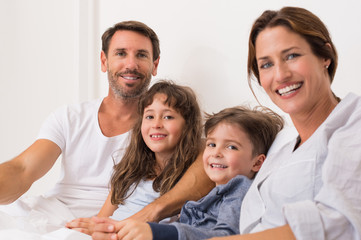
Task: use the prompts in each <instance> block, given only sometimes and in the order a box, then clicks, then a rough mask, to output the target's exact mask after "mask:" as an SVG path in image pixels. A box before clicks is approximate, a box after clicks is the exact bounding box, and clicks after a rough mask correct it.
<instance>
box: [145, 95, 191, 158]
mask: <svg viewBox="0 0 361 240" xmlns="http://www.w3.org/2000/svg"><path fill="white" fill-rule="evenodd" d="M166 99H167V96H166V95H165V94H163V93H159V94H156V95H154V98H153V102H152V104H150V105H149V106H147V107H146V108H145V109H144V114H143V120H142V127H141V132H142V137H143V139H144V142H145V144H147V146H148V147H149V148H150V149H151V150H152V151H153V152H154V153H155V156H156V159H157V162H158V164H162V163H164V161H166V160H168V158H169V157H170V156H171V155H172V154H173V151H174V149H175V147H176V145H177V144H178V143H179V140H180V137H181V135H182V131H183V128H184V125H185V120H184V118H183V116H182V115H181V114H180V113H178V112H177V111H176V110H175V109H173V108H171V107H169V106H168V105H167V104H165V103H164V102H165V100H166Z"/></svg>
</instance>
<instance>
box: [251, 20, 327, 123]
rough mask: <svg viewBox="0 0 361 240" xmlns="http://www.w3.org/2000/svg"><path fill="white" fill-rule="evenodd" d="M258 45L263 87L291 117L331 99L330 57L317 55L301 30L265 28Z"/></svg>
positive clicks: (257, 57)
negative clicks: (301, 34) (299, 32)
mask: <svg viewBox="0 0 361 240" xmlns="http://www.w3.org/2000/svg"><path fill="white" fill-rule="evenodd" d="M255 46H256V60H257V64H258V70H259V77H260V82H261V85H262V87H263V88H264V89H265V91H266V93H267V94H268V96H269V97H270V98H271V100H272V101H273V102H274V103H275V104H276V105H277V106H278V107H280V108H281V109H282V110H283V111H284V112H286V113H288V114H290V115H291V117H292V115H297V114H309V113H311V112H312V111H314V110H315V109H317V106H319V105H318V104H323V103H324V101H328V100H329V99H330V98H329V97H330V96H332V92H331V87H330V80H329V76H328V72H327V68H326V66H328V65H329V64H330V60H329V59H323V58H319V57H317V56H316V55H314V54H313V52H312V50H311V48H310V45H309V44H308V43H307V42H306V40H305V39H304V38H303V37H301V36H300V35H299V34H296V33H294V32H292V31H290V30H289V29H287V28H286V27H283V26H276V27H271V28H266V29H265V30H263V31H262V32H260V33H259V35H258V37H257V39H256V43H255Z"/></svg>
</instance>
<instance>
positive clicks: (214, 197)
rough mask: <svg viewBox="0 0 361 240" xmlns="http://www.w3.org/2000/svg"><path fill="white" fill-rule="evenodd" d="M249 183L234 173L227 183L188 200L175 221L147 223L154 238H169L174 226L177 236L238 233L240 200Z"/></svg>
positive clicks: (210, 235)
mask: <svg viewBox="0 0 361 240" xmlns="http://www.w3.org/2000/svg"><path fill="white" fill-rule="evenodd" d="M251 183H252V180H250V179H248V178H247V177H245V176H241V175H238V176H236V177H234V178H232V179H231V180H230V181H229V182H228V183H227V184H224V185H219V186H217V187H215V188H213V189H212V190H211V191H210V192H209V193H208V194H207V195H206V196H205V197H203V198H202V199H200V200H199V201H197V202H195V201H188V202H187V203H186V204H185V205H184V206H183V208H182V211H181V214H180V219H179V222H175V223H172V224H171V225H168V226H167V225H163V224H158V225H157V226H154V224H151V228H152V231H153V237H154V239H158V240H161V239H169V237H173V236H174V234H175V231H174V230H177V232H178V239H179V240H185V239H207V238H210V237H215V236H227V235H234V234H239V217H240V209H241V204H242V200H243V198H244V196H245V195H246V193H247V191H248V189H249V187H250V185H251ZM174 227H175V228H176V229H174ZM168 233H169V234H168ZM158 236H159V237H158Z"/></svg>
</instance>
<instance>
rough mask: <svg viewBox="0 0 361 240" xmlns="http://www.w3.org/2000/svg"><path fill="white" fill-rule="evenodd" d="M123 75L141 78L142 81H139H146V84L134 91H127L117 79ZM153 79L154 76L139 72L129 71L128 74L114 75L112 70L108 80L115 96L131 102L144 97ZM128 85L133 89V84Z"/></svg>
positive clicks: (109, 72)
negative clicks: (133, 75) (141, 96)
mask: <svg viewBox="0 0 361 240" xmlns="http://www.w3.org/2000/svg"><path fill="white" fill-rule="evenodd" d="M108 69H109V68H108ZM122 74H135V75H137V76H138V77H139V78H140V80H137V81H142V80H141V79H144V82H143V83H142V84H141V85H139V86H138V88H135V89H132V90H126V89H125V88H124V87H123V86H121V85H120V84H118V82H117V79H118V78H119V77H121V75H122ZM151 78H152V75H151V73H150V72H149V73H148V74H147V75H146V76H144V75H143V74H141V73H139V72H137V71H127V72H122V73H118V74H116V75H113V73H112V71H111V70H109V71H108V80H109V86H110V88H111V89H112V90H113V92H114V94H115V96H117V97H119V98H122V99H124V100H131V99H134V98H137V97H139V96H140V95H142V94H143V93H144V92H145V91H146V90H147V89H148V86H149V84H150V80H151ZM128 85H129V87H131V84H128Z"/></svg>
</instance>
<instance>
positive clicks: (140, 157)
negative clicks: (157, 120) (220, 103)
mask: <svg viewBox="0 0 361 240" xmlns="http://www.w3.org/2000/svg"><path fill="white" fill-rule="evenodd" d="M156 94H164V95H166V96H167V99H166V101H165V102H164V103H165V104H167V105H168V106H169V107H171V108H173V109H174V110H176V111H177V112H179V113H180V114H181V115H182V116H183V118H184V120H185V125H184V129H183V131H182V134H181V137H180V140H179V143H178V144H177V145H176V148H175V150H174V153H173V155H172V156H171V158H170V159H169V160H168V162H167V163H166V164H165V167H164V169H163V170H162V172H161V173H160V174H159V175H157V174H156V170H155V166H156V160H155V154H154V152H153V151H152V150H150V149H149V148H148V146H147V145H146V144H145V142H144V140H143V138H142V134H141V126H142V119H143V113H144V109H145V108H146V107H147V106H149V105H150V104H152V102H153V99H154V96H155V95H156ZM138 114H139V119H138V121H137V122H136V123H135V126H134V128H133V131H132V134H131V140H130V144H129V146H128V148H127V149H126V151H125V154H124V156H123V158H122V160H121V161H120V162H119V163H118V164H116V165H115V166H114V171H113V175H112V178H111V190H112V196H111V202H112V204H114V205H115V204H124V203H125V200H126V199H127V198H128V197H129V196H130V195H131V194H132V193H133V192H134V190H135V188H136V187H137V186H138V184H139V182H140V181H141V180H142V179H153V189H154V190H155V191H157V192H160V194H161V195H163V194H164V193H166V192H168V191H169V190H170V189H171V188H172V187H173V186H174V185H175V184H176V183H177V181H178V180H179V179H180V178H181V177H182V176H183V174H184V172H185V171H186V170H187V169H188V167H189V166H190V165H191V164H192V163H193V162H194V160H195V159H196V158H197V156H198V154H199V153H200V150H201V145H202V144H201V135H202V116H201V111H200V108H199V105H198V102H197V98H196V95H195V94H194V92H193V91H192V90H191V89H190V88H189V87H185V86H180V85H177V84H174V83H173V82H171V81H165V80H161V81H159V82H157V83H155V84H154V85H153V86H152V87H151V88H150V89H149V90H148V91H147V92H146V93H144V94H143V95H142V97H141V99H140V101H139V105H138Z"/></svg>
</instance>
